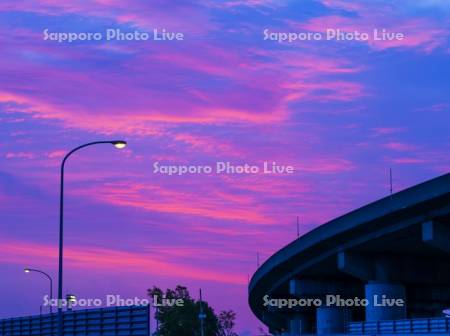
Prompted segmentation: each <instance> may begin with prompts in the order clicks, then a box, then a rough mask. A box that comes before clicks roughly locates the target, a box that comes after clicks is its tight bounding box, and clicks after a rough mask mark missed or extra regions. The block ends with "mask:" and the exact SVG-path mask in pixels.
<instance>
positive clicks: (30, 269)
mask: <svg viewBox="0 0 450 336" xmlns="http://www.w3.org/2000/svg"><path fill="white" fill-rule="evenodd" d="M24 272H25V273H30V272H36V273H40V274H42V275H44V276H45V277H47V279H48V280H49V281H50V314H52V313H53V306H52V305H53V279H52V277H51V276H50V275H48V274H47V273H45V272H44V271H41V270H37V269H33V268H25V269H24ZM41 308H42V306H41Z"/></svg>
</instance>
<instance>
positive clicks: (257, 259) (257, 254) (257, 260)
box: [256, 252, 259, 267]
mask: <svg viewBox="0 0 450 336" xmlns="http://www.w3.org/2000/svg"><path fill="white" fill-rule="evenodd" d="M256 266H258V267H259V252H256Z"/></svg>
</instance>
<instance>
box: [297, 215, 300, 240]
mask: <svg viewBox="0 0 450 336" xmlns="http://www.w3.org/2000/svg"><path fill="white" fill-rule="evenodd" d="M298 237H300V223H299V220H298V216H297V238H298Z"/></svg>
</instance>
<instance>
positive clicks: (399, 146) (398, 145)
mask: <svg viewBox="0 0 450 336" xmlns="http://www.w3.org/2000/svg"><path fill="white" fill-rule="evenodd" d="M383 147H385V148H389V149H392V150H395V151H400V152H408V151H413V150H415V149H416V147H415V146H413V145H410V144H406V143H402V142H388V143H385V144H384V145H383Z"/></svg>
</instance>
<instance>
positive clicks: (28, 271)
mask: <svg viewBox="0 0 450 336" xmlns="http://www.w3.org/2000/svg"><path fill="white" fill-rule="evenodd" d="M23 271H24V272H25V273H30V272H31V271H30V269H29V268H24V269H23Z"/></svg>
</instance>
